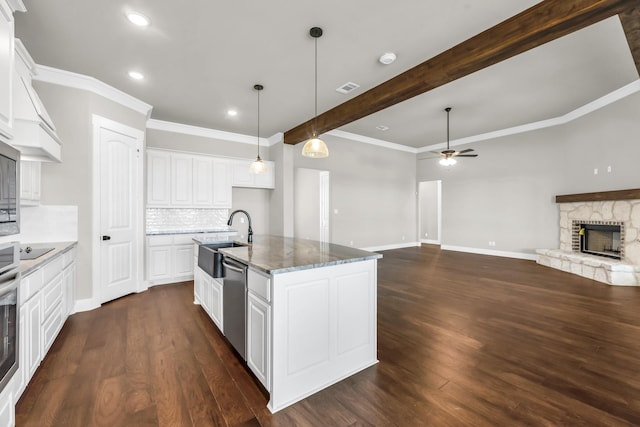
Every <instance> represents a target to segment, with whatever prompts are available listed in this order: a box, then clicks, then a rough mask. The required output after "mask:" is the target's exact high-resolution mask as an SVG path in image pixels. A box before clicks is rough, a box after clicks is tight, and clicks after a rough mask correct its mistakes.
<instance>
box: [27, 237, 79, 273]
mask: <svg viewBox="0 0 640 427" xmlns="http://www.w3.org/2000/svg"><path fill="white" fill-rule="evenodd" d="M77 244H78V242H51V243H25V244H22V245H20V247H22V248H26V247H27V246H30V247H31V248H33V249H41V248H53V250H52V251H49V252H47V253H46V254H44V255H42V256H40V257H38V258H36V259H29V260H24V261H20V267H19V268H18V271H19V272H20V274H21V275H23V276H25V275H27V274H29V273H31V272H33V271H35V270H37V269H38V268H40V267H42V266H43V265H45V264H46V263H47V262H49V261H51V260H52V259H53V258H55V257H57V256H58V255H60V254H62V253H64V252H66V251H67V250H69V249H71V248H72V247H74V246H76V245H77Z"/></svg>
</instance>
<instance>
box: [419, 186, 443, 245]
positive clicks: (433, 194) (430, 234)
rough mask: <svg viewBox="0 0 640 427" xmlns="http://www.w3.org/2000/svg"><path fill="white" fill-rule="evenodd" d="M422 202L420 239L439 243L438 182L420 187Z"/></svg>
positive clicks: (420, 199)
mask: <svg viewBox="0 0 640 427" xmlns="http://www.w3.org/2000/svg"><path fill="white" fill-rule="evenodd" d="M418 192H419V197H418V199H419V201H420V218H419V221H420V239H421V240H431V241H437V240H438V239H439V238H440V237H439V236H438V181H426V182H421V183H420V184H419V185H418Z"/></svg>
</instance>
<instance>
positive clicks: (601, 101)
mask: <svg viewBox="0 0 640 427" xmlns="http://www.w3.org/2000/svg"><path fill="white" fill-rule="evenodd" d="M637 92H640V79H638V80H636V81H633V82H631V83H629V84H627V85H625V86H622V87H621V88H620V89H616V90H614V91H613V92H610V93H608V94H606V95H604V96H602V97H600V98H598V99H596V100H594V101H591V102H589V103H588V104H585V105H583V106H581V107H578V108H576V109H575V110H573V111H570V112H568V113H567V114H565V115H562V116H558V117H554V118H551V119H547V120H541V121H538V122H533V123H527V124H524V125H520V126H514V127H511V128H506V129H500V130H496V131H492V132H487V133H483V134H479V135H473V136H468V137H466V138H460V139H455V140H453V141H450V142H449V145H450V146H451V147H455V146H456V145H464V144H470V143H472V142H480V141H486V140H488V139H496V138H500V137H503V136H509V135H516V134H519V133H525V132H531V131H534V130H539V129H545V128H549V127H553V126H559V125H564V124H567V123H570V122H572V121H574V120H576V119H579V118H580V117H583V116H586V115H587V114H590V113H593V112H594V111H597V110H600V109H601V108H604V107H606V106H608V105H611V104H613V103H614V102H617V101H620V100H621V99H624V98H626V97H627V96H630V95H633V94H634V93H637ZM446 144H447V143H446V142H441V143H439V144H434V145H429V146H426V147H421V148H418V149H417V152H418V153H424V152H427V151H432V150H439V149H442V148H445V147H446Z"/></svg>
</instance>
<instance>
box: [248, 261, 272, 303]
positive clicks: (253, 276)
mask: <svg viewBox="0 0 640 427" xmlns="http://www.w3.org/2000/svg"><path fill="white" fill-rule="evenodd" d="M270 285H271V280H270V278H269V277H267V276H263V275H262V274H260V273H258V272H256V271H254V270H252V269H249V271H248V272H247V287H248V288H249V290H251V291H253V292H254V293H255V294H256V295H259V296H260V297H262V298H264V300H265V301H267V302H270V301H271V286H270Z"/></svg>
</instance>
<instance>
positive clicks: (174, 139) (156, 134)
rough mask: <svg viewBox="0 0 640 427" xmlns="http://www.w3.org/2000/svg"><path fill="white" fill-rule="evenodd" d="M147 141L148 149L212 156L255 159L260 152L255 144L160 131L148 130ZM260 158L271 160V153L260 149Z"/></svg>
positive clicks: (262, 148)
mask: <svg viewBox="0 0 640 427" xmlns="http://www.w3.org/2000/svg"><path fill="white" fill-rule="evenodd" d="M146 139H147V147H153V148H162V149H165V150H175V151H186V152H189V153H200V154H206V155H210V156H222V157H240V158H245V159H255V157H256V154H257V152H258V151H257V150H258V146H257V145H254V144H244V143H241V142H234V141H227V140H223V139H216V138H208V137H205V136H197V135H186V134H182V133H176V132H169V131H165V130H158V129H147V135H146ZM260 156H261V157H262V158H263V159H264V160H270V157H269V152H268V150H267V149H265V148H264V147H261V148H260Z"/></svg>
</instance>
